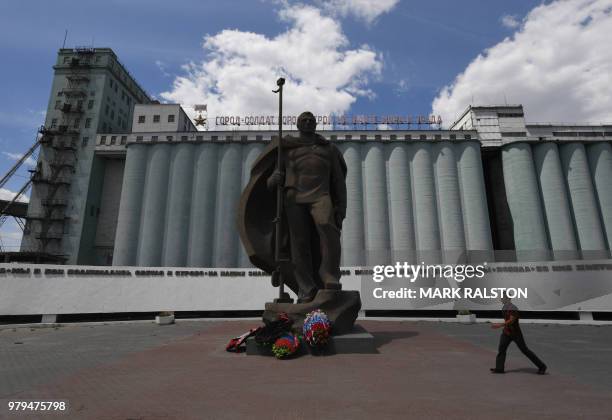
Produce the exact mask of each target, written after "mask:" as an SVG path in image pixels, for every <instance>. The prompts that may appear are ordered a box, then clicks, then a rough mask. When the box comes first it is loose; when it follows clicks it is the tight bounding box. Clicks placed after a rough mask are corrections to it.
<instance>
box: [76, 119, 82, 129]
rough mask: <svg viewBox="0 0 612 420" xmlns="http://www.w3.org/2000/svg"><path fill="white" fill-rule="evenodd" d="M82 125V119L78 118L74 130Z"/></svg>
mask: <svg viewBox="0 0 612 420" xmlns="http://www.w3.org/2000/svg"><path fill="white" fill-rule="evenodd" d="M80 125H81V119H80V118H77V119H76V120H74V128H79V126H80Z"/></svg>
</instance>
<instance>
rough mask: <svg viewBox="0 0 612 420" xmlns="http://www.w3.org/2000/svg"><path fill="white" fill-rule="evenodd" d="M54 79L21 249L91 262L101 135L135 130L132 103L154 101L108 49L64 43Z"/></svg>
mask: <svg viewBox="0 0 612 420" xmlns="http://www.w3.org/2000/svg"><path fill="white" fill-rule="evenodd" d="M53 69H54V77H53V82H52V86H51V95H50V98H49V104H48V107H47V113H46V118H45V125H44V126H43V127H42V128H41V130H40V139H39V143H40V153H39V159H38V165H37V167H36V170H35V172H34V174H33V176H32V185H33V186H32V192H31V196H30V204H29V206H28V212H27V217H26V226H25V229H24V235H23V238H22V242H21V250H22V251H28V252H39V253H45V254H52V255H58V256H62V257H65V258H66V262H67V263H69V264H76V263H77V262H78V261H79V260H87V259H88V258H89V256H88V255H82V254H81V253H83V252H88V250H90V249H92V247H93V241H94V235H95V227H96V222H97V216H98V211H99V210H98V208H99V206H95V205H94V204H93V201H92V198H91V197H88V193H89V191H92V187H93V189H94V190H95V184H96V182H97V180H98V179H99V177H100V176H101V174H102V172H101V169H102V168H100V167H99V166H98V164H99V163H100V162H99V161H98V160H97V159H95V158H94V153H95V147H96V146H95V139H96V134H97V133H100V132H107V133H108V132H111V133H124V136H123V138H124V139H125V138H126V136H125V133H128V132H130V131H131V125H132V119H133V118H132V112H133V109H134V105H135V104H137V103H139V104H142V103H149V102H151V101H150V99H149V96H148V95H147V93H146V92H145V91H144V90H143V89H142V88H141V87H140V86H139V85H138V83H137V82H136V80H134V78H133V77H132V76H131V75H130V74H129V72H128V71H127V70H126V69H125V67H124V66H123V65H122V64H121V63H120V62H119V60H118V59H117V56H116V55H115V53H114V52H113V51H112V50H111V49H110V48H76V49H72V48H63V49H60V50H59V52H58V55H57V61H56V63H55V65H54V66H53Z"/></svg>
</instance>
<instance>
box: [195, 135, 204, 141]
mask: <svg viewBox="0 0 612 420" xmlns="http://www.w3.org/2000/svg"><path fill="white" fill-rule="evenodd" d="M196 140H197V141H202V140H204V136H196Z"/></svg>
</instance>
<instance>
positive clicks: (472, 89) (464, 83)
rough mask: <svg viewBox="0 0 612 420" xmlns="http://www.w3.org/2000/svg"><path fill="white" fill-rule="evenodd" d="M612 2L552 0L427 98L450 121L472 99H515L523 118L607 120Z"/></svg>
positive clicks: (611, 113)
mask: <svg viewBox="0 0 612 420" xmlns="http://www.w3.org/2000/svg"><path fill="white" fill-rule="evenodd" d="M611 33H612V0H595V1H593V0H568V1H556V2H554V3H550V4H547V5H542V6H539V7H536V8H535V9H533V10H532V11H531V12H530V13H529V14H528V15H527V17H526V18H525V20H524V23H523V26H522V27H521V29H520V30H519V31H518V32H516V33H515V34H514V35H513V36H512V37H511V38H507V39H505V40H504V41H502V42H500V43H499V44H497V45H495V46H494V47H492V48H490V49H488V50H486V51H485V52H483V53H482V54H480V55H479V56H478V57H477V58H476V59H475V60H473V61H472V62H471V63H470V64H469V65H468V67H467V68H466V69H465V70H464V71H463V73H461V74H459V75H458V76H457V77H456V79H455V80H454V82H453V83H452V84H451V85H449V86H446V87H444V88H443V89H442V90H441V92H440V93H439V95H438V96H437V97H436V98H435V99H434V101H433V104H432V109H433V113H434V114H440V115H442V118H443V120H445V121H454V120H455V119H456V118H457V117H458V116H459V114H460V113H461V112H462V111H463V110H465V108H466V107H467V106H468V105H469V104H471V103H472V98H473V102H474V103H476V104H497V103H503V102H504V96H505V97H506V98H507V100H508V102H509V103H522V104H523V105H524V106H525V109H526V113H527V116H528V119H529V121H534V122H535V121H541V122H560V121H565V122H596V123H601V122H608V123H609V122H612V79H610V75H611V74H612V48H610V34H611Z"/></svg>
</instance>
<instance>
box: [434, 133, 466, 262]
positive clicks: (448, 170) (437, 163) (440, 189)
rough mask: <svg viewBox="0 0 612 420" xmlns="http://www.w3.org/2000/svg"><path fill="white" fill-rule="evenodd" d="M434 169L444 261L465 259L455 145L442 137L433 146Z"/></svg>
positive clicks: (461, 260)
mask: <svg viewBox="0 0 612 420" xmlns="http://www.w3.org/2000/svg"><path fill="white" fill-rule="evenodd" d="M433 152H434V155H435V160H434V170H435V172H434V173H435V184H436V193H437V203H438V214H439V220H438V225H439V227H440V233H441V236H440V239H441V241H440V242H441V249H442V257H443V261H444V262H446V263H450V264H454V263H463V262H465V257H466V256H465V249H466V248H465V233H464V230H463V216H462V213H461V212H462V210H461V195H460V193H459V174H458V171H457V159H456V158H455V150H454V146H453V144H452V143H451V142H448V141H443V142H439V143H437V144H436V145H435V146H434V150H433Z"/></svg>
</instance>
